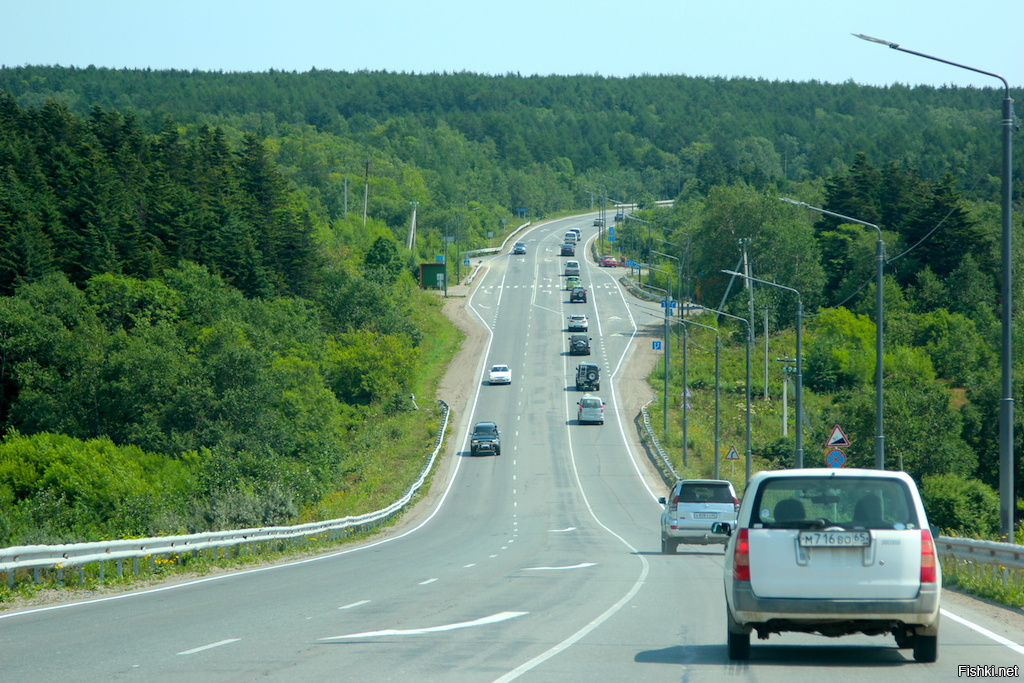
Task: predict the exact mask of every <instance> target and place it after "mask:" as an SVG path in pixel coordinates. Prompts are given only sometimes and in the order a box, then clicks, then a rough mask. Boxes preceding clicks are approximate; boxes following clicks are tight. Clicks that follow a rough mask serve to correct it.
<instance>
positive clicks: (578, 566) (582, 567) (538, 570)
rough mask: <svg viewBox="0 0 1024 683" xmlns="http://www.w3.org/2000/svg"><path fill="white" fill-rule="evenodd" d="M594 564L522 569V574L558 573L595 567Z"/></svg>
mask: <svg viewBox="0 0 1024 683" xmlns="http://www.w3.org/2000/svg"><path fill="white" fill-rule="evenodd" d="M596 566H597V563H596V562H582V563H580V564H574V565H572V566H571V567H523V571H524V572H546V571H560V570H563V569H586V568H587V567H596Z"/></svg>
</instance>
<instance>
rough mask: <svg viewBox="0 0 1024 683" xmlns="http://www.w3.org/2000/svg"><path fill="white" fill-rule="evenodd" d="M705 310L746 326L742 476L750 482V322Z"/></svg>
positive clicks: (734, 316) (715, 311)
mask: <svg viewBox="0 0 1024 683" xmlns="http://www.w3.org/2000/svg"><path fill="white" fill-rule="evenodd" d="M706 310H708V311H710V312H712V313H714V314H716V315H724V316H725V317H726V318H732V319H733V320H739V321H740V322H741V323H744V324H746V326H747V411H746V419H745V425H744V447H745V449H746V450H745V453H744V456H745V459H746V463H745V465H744V468H745V472H744V476H745V477H746V481H748V482H749V481H750V474H751V472H750V470H751V463H750V459H751V457H752V455H753V449H752V448H751V446H750V403H751V401H750V340H751V334H750V325H751V323H752V321H750V320H747V319H746V318H741V317H739V316H738V315H733V314H732V313H726V312H725V311H718V310H715V309H714V308H708V309H706Z"/></svg>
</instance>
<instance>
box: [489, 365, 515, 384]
mask: <svg viewBox="0 0 1024 683" xmlns="http://www.w3.org/2000/svg"><path fill="white" fill-rule="evenodd" d="M488 381H489V382H490V383H491V384H512V370H510V369H509V367H508V366H507V365H500V364H499V365H492V366H491V372H490V374H489V375H488Z"/></svg>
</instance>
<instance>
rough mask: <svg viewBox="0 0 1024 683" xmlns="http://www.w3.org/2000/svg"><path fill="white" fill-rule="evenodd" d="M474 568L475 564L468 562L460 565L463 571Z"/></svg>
mask: <svg viewBox="0 0 1024 683" xmlns="http://www.w3.org/2000/svg"><path fill="white" fill-rule="evenodd" d="M475 566H476V562H470V563H469V564H464V565H462V568H463V569H469V568H471V567H475Z"/></svg>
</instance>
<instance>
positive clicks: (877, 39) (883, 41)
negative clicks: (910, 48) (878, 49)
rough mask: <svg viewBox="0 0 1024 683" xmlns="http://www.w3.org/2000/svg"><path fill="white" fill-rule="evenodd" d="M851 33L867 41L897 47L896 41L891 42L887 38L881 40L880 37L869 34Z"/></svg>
mask: <svg viewBox="0 0 1024 683" xmlns="http://www.w3.org/2000/svg"><path fill="white" fill-rule="evenodd" d="M852 35H853V36H855V37H857V38H860V39H861V40H866V41H868V42H869V43H878V44H879V45H888V46H889V47H891V48H893V49H895V48H898V47H899V44H898V43H891V42H889V41H888V40H882V39H881V38H872V37H871V36H866V35H864V34H863V33H854V34H852Z"/></svg>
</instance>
